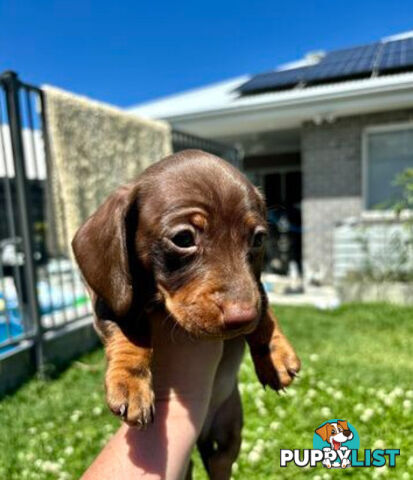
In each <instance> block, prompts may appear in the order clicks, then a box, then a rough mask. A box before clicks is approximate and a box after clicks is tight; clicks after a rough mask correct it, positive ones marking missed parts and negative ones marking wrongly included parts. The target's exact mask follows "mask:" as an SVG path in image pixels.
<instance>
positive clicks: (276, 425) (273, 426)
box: [270, 422, 280, 431]
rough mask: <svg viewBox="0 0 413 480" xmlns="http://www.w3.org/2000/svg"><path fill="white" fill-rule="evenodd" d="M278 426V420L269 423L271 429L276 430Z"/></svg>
mask: <svg viewBox="0 0 413 480" xmlns="http://www.w3.org/2000/svg"><path fill="white" fill-rule="evenodd" d="M279 428H280V422H271V423H270V429H271V430H274V431H275V430H278V429H279Z"/></svg>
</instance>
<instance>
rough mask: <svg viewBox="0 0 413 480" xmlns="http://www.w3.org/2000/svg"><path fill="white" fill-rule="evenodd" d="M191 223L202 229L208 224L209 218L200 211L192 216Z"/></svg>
mask: <svg viewBox="0 0 413 480" xmlns="http://www.w3.org/2000/svg"><path fill="white" fill-rule="evenodd" d="M191 223H192V224H193V225H194V226H195V227H197V228H199V229H200V230H205V229H206V227H207V225H208V222H207V219H206V218H205V217H204V215H201V214H200V213H195V214H194V215H192V216H191Z"/></svg>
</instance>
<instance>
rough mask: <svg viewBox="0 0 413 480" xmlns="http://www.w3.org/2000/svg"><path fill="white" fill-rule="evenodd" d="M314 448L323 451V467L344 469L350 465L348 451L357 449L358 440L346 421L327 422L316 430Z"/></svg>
mask: <svg viewBox="0 0 413 480" xmlns="http://www.w3.org/2000/svg"><path fill="white" fill-rule="evenodd" d="M314 447H315V448H319V449H321V450H323V452H324V455H325V457H324V461H323V465H324V466H325V467H327V468H346V467H349V466H350V465H351V459H350V457H349V456H350V451H351V450H352V449H358V448H359V439H358V435H357V432H356V430H355V429H354V427H353V426H352V425H350V424H349V423H348V422H347V421H346V420H341V419H334V420H328V421H327V422H325V423H323V424H322V425H320V426H319V427H318V428H316V430H315V435H314Z"/></svg>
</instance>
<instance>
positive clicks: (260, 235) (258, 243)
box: [251, 230, 266, 248]
mask: <svg viewBox="0 0 413 480" xmlns="http://www.w3.org/2000/svg"><path fill="white" fill-rule="evenodd" d="M265 237H266V232H265V231H264V230H257V231H256V232H255V233H254V236H253V237H252V244H251V246H252V248H260V247H262V246H263V245H264V241H265Z"/></svg>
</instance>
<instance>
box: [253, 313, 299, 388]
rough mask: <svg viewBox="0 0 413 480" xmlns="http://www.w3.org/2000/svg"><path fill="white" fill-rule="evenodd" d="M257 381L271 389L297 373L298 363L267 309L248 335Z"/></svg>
mask: <svg viewBox="0 0 413 480" xmlns="http://www.w3.org/2000/svg"><path fill="white" fill-rule="evenodd" d="M246 338H247V342H248V344H249V347H250V350H251V357H252V360H253V362H254V366H255V371H256V373H257V376H258V379H259V380H260V382H261V383H262V384H263V386H266V385H269V386H270V387H271V388H273V389H274V390H280V389H282V388H284V387H286V386H288V385H289V384H290V383H291V382H292V381H293V379H294V377H295V375H296V374H297V373H298V371H299V370H300V366H301V363H300V360H299V358H298V357H297V355H296V353H295V351H294V348H293V347H292V346H291V344H290V342H289V341H288V340H287V338H286V337H285V335H284V333H283V332H282V330H281V328H280V326H279V324H278V321H277V319H276V317H275V315H274V314H273V313H272V311H271V309H269V308H268V309H267V310H266V313H265V314H264V316H263V318H262V319H261V320H260V323H259V324H258V327H257V328H256V329H255V330H254V332H252V333H251V334H249V335H247V337H246Z"/></svg>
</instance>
